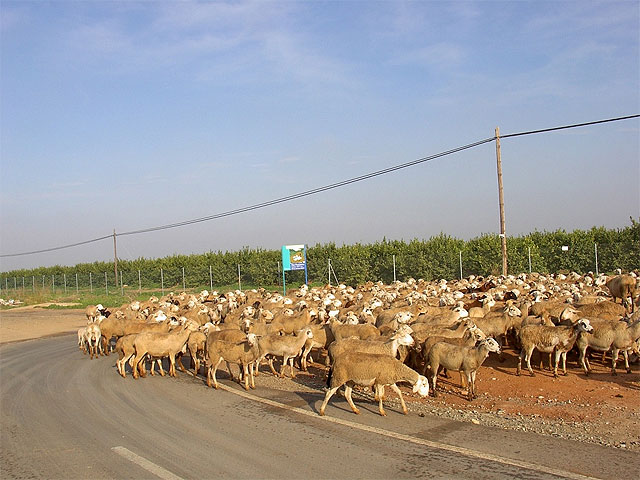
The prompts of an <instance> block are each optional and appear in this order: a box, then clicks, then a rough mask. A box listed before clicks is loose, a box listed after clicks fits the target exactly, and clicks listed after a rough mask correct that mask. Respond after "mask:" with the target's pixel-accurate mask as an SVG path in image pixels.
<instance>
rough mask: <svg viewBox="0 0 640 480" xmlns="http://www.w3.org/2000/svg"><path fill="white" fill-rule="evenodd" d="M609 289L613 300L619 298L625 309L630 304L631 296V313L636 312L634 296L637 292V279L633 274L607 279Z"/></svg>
mask: <svg viewBox="0 0 640 480" xmlns="http://www.w3.org/2000/svg"><path fill="white" fill-rule="evenodd" d="M605 285H606V287H607V288H608V289H609V292H610V293H611V296H612V297H613V302H614V303H615V302H616V298H619V299H620V300H621V302H622V305H623V306H624V307H625V310H626V308H627V306H628V304H629V302H628V300H627V299H628V298H629V297H631V313H633V312H634V302H633V297H634V295H635V292H636V279H635V278H634V277H632V276H631V275H616V276H615V277H613V278H610V279H608V280H607V283H605Z"/></svg>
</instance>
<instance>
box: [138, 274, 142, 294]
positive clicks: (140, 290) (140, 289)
mask: <svg viewBox="0 0 640 480" xmlns="http://www.w3.org/2000/svg"><path fill="white" fill-rule="evenodd" d="M138 293H142V278H141V277H140V270H139V269H138Z"/></svg>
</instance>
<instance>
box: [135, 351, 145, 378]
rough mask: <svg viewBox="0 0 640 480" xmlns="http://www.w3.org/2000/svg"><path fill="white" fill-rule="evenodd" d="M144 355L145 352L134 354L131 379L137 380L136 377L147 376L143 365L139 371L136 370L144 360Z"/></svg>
mask: <svg viewBox="0 0 640 480" xmlns="http://www.w3.org/2000/svg"><path fill="white" fill-rule="evenodd" d="M146 354H147V352H142V353H141V354H140V355H138V353H137V352H136V356H135V358H134V359H133V364H134V365H135V368H134V369H133V378H138V376H141V377H146V376H147V374H146V372H145V371H144V365H143V368H142V370H141V371H139V370H138V369H139V368H140V362H141V361H142V360H143V359H144V356H145V355H146Z"/></svg>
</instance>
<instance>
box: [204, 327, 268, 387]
mask: <svg viewBox="0 0 640 480" xmlns="http://www.w3.org/2000/svg"><path fill="white" fill-rule="evenodd" d="M259 357H260V350H259V347H258V339H257V337H256V335H255V334H253V333H249V334H247V336H246V338H245V339H244V340H242V341H240V342H237V341H232V342H227V341H225V340H214V341H213V342H209V343H208V344H207V351H206V364H207V385H208V386H209V387H211V386H213V387H215V388H216V389H217V388H218V381H217V379H216V372H217V370H218V366H219V365H220V363H221V362H222V361H223V360H224V361H226V362H227V364H229V363H237V364H239V365H240V368H241V370H242V372H243V373H244V388H245V390H249V388H256V386H255V382H254V378H253V364H254V362H255V361H256V360H257V359H258V358H259ZM229 373H231V370H229ZM231 378H232V379H233V375H231Z"/></svg>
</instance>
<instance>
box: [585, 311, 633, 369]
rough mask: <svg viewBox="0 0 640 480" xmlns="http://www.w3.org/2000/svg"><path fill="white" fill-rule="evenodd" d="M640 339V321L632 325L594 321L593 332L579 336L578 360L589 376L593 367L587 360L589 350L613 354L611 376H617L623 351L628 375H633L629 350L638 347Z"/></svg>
mask: <svg viewBox="0 0 640 480" xmlns="http://www.w3.org/2000/svg"><path fill="white" fill-rule="evenodd" d="M639 339H640V320H635V321H633V322H632V323H630V324H627V323H626V322H624V321H616V320H599V321H594V324H593V328H592V331H591V332H585V333H581V334H580V335H578V339H577V340H576V346H577V347H578V351H579V352H580V359H579V360H578V361H579V363H580V365H582V368H583V369H584V373H585V374H586V375H589V372H590V370H591V365H589V360H588V358H587V355H586V353H587V348H591V349H593V350H597V351H601V352H607V351H608V350H609V349H611V350H612V352H611V374H612V375H616V362H617V360H618V354H619V352H621V351H622V354H623V356H624V361H625V367H626V370H627V373H631V367H629V350H632V349H633V348H635V347H636V345H637V344H636V342H638V340H639Z"/></svg>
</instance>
